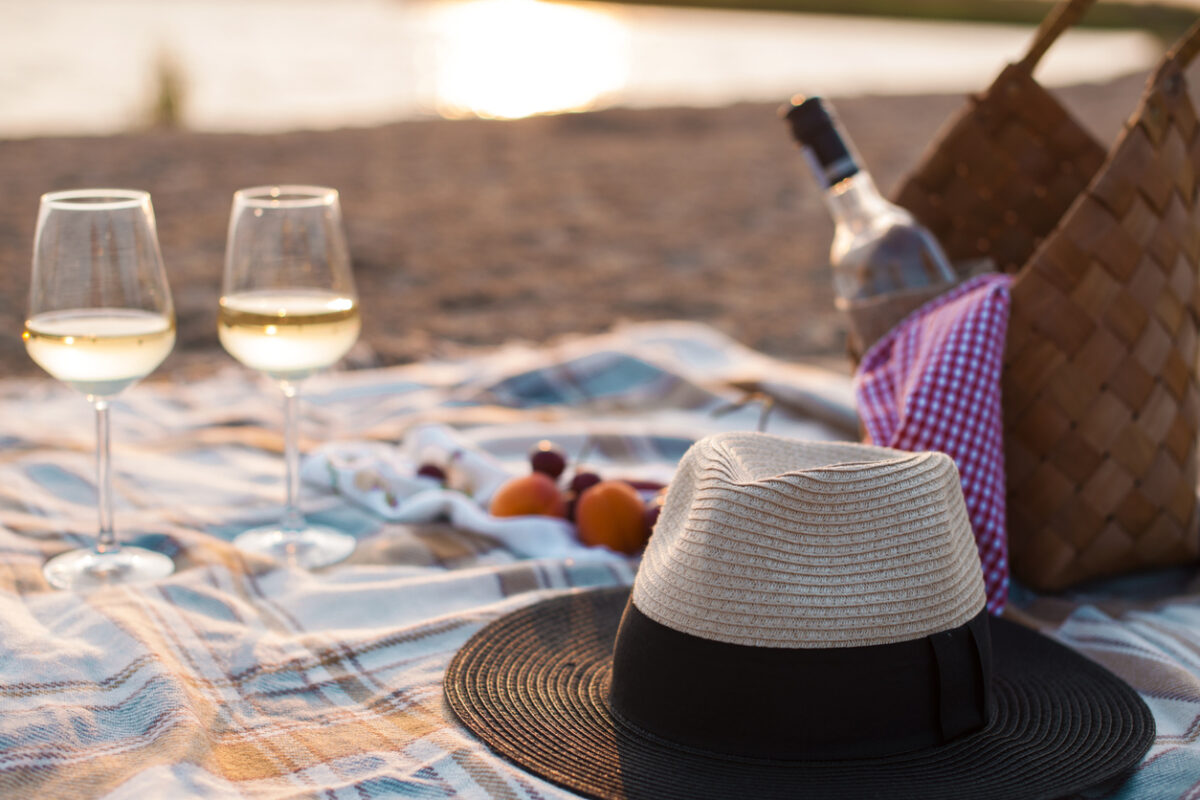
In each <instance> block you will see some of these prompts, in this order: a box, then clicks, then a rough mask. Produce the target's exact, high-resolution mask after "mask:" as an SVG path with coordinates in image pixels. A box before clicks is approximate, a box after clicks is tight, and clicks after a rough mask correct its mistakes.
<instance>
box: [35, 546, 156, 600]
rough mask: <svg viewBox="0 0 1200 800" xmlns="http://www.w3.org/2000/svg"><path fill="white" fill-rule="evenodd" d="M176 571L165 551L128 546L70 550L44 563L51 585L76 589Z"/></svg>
mask: <svg viewBox="0 0 1200 800" xmlns="http://www.w3.org/2000/svg"><path fill="white" fill-rule="evenodd" d="M174 571H175V562H173V561H171V559H170V558H168V557H167V556H164V555H163V554H162V553H155V552H154V551H153V550H145V549H143V548H141V547H129V546H123V547H119V548H117V549H115V550H109V551H108V552H105V553H98V552H96V551H95V550H71V551H69V552H66V553H62V554H61V555H57V556H55V557H54V558H52V559H50V560H49V561H47V562H46V563H45V565H44V566H43V567H42V574H43V575H45V576H46V580H47V581H49V582H50V585H51V586H53V587H54V588H56V589H76V590H88V589H98V588H100V587H101V586H115V585H118V584H126V583H137V582H139V581H152V580H157V579H158V578H165V577H167V576H168V575H170V574H171V573H172V572H174Z"/></svg>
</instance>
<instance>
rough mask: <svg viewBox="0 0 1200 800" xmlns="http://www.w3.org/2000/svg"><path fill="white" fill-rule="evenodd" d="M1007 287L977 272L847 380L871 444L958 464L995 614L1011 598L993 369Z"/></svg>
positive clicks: (910, 321)
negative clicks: (936, 454) (929, 453)
mask: <svg viewBox="0 0 1200 800" xmlns="http://www.w3.org/2000/svg"><path fill="white" fill-rule="evenodd" d="M1011 284H1012V278H1011V277H1010V276H1008V275H998V274H989V275H982V276H980V277H978V278H974V279H972V280H969V281H966V282H965V283H963V284H962V285H960V286H957V287H955V288H954V289H952V290H951V291H949V292H947V293H946V294H944V295H941V296H940V297H937V298H935V299H934V300H931V301H929V302H928V303H926V304H925V305H924V306H922V307H921V308H919V309H917V310H916V311H914V312H913V313H912V314H910V315H909V316H908V317H906V318H905V319H904V320H903V321H902V322H901V323H900V324H899V325H897V326H896V327H895V328H894V329H892V331H891V332H889V333H888V334H887V335H886V336H884V337H883V338H882V339H880V340H879V341H878V342H876V343H875V344H874V345H873V346H872V347H871V348H870V349H869V350H868V351H867V352H866V354H865V356H864V357H863V359H862V361H861V363H860V364H859V366H858V372H857V373H856V374H855V376H854V383H855V394H856V397H857V401H858V411H859V416H860V417H861V418H862V422H863V426H864V428H865V429H866V434H867V438H868V440H869V441H870V442H872V443H874V444H878V445H884V446H887V447H894V448H897V449H899V450H908V451H919V450H940V451H941V452H943V453H946V454H947V455H949V456H950V457H951V458H953V459H954V463H955V464H957V465H958V472H959V476H960V477H961V479H962V488H963V496H964V497H965V499H966V502H967V514H968V515H969V517H970V519H971V527H972V528H973V529H974V531H975V544H976V546H977V547H978V548H979V559H980V561H981V562H982V563H983V580H984V586H985V587H986V589H987V607H988V611H989V612H991V613H993V614H999V613H1000V612H1001V611H1003V610H1004V604H1005V603H1006V602H1007V600H1008V545H1007V542H1006V539H1005V513H1004V431H1003V421H1002V419H1001V416H1000V368H1001V365H1002V363H1003V357H1004V338H1005V335H1006V333H1007V331H1008V309H1009V286H1010V285H1011Z"/></svg>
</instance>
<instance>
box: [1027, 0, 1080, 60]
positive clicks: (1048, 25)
mask: <svg viewBox="0 0 1200 800" xmlns="http://www.w3.org/2000/svg"><path fill="white" fill-rule="evenodd" d="M1095 2H1096V0H1061V2H1060V3H1059V4H1058V5H1056V6H1055V7H1054V8H1052V9H1051V10H1050V13H1049V14H1047V15H1046V18H1045V19H1043V20H1042V24H1041V25H1038V29H1037V31H1036V32H1035V33H1034V34H1033V41H1032V42H1030V43H1029V49H1028V50H1027V51H1025V56H1024V57H1023V58H1022V59H1021V60H1020V61H1019V62H1017V63H1018V64H1020V65H1021V66H1022V67H1024V68H1025V70H1026V71H1027V72H1033V70H1034V69H1035V68H1036V67H1037V65H1038V62H1039V61H1041V60H1042V56H1044V55H1046V51H1047V50H1049V49H1050V45H1052V44H1054V40H1055V39H1057V38H1058V37H1059V36H1061V35H1062V32H1063V31H1065V30H1066V29H1067V28H1069V27H1071V26H1072V25H1074V24H1075V23H1076V22H1079V20H1080V19H1081V18H1082V17H1083V15H1084V14H1086V13H1087V12H1088V9H1089V8H1091V7H1092V5H1093V4H1094V3H1095Z"/></svg>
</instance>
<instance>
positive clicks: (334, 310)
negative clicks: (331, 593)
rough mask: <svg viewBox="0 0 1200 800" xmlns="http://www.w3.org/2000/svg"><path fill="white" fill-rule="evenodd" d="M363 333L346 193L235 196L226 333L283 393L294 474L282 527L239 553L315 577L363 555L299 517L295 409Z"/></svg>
mask: <svg viewBox="0 0 1200 800" xmlns="http://www.w3.org/2000/svg"><path fill="white" fill-rule="evenodd" d="M361 328H362V319H361V317H360V316H359V311H358V294H357V292H356V291H355V289H354V278H353V275H352V274H351V271H350V253H349V249H348V248H347V246H346V236H345V232H344V231H343V229H342V216H341V207H340V204H339V202H338V194H337V192H336V191H335V190H333V189H328V188H324V187H320V186H261V187H257V188H253V189H242V190H240V191H237V192H235V193H234V195H233V210H232V212H231V214H230V219H229V240H228V244H227V246H226V250H225V276H224V280H223V282H222V288H221V308H220V314H219V318H218V323H217V333H218V336H219V337H220V340H221V345H222V346H223V347H224V348H225V350H226V351H228V353H229V354H230V355H231V356H233V357H234V358H236V359H237V360H238V361H240V362H241V363H242V364H244V365H246V366H247V367H250V368H251V369H254V370H258V371H259V372H262V373H264V374H265V375H268V376H270V377H271V378H273V379H275V380H276V381H277V382H278V383H279V387H280V389H281V390H282V391H283V397H284V461H285V468H286V472H287V480H286V487H287V503H286V506H285V508H284V512H283V518H282V519H281V520H280V522H279V523H278V524H274V525H267V526H264V527H261V528H252V529H251V530H248V531H245V532H244V533H241V534H239V535H238V537H237V538H236V539H234V544H236V545H237V546H238V547H240V548H242V549H244V550H248V551H251V552H256V553H263V554H266V555H270V556H273V557H275V558H277V559H279V560H282V561H286V562H288V563H291V564H295V565H298V566H302V567H308V568H315V567H321V566H325V565H327V564H333V563H335V562H337V561H341V560H342V559H344V558H346V557H347V556H348V555H350V553H352V552H353V551H354V546H355V540H354V537H353V536H350V535H348V534H346V533H343V532H341V531H338V530H336V529H334V528H330V527H328V526H324V525H313V524H310V523H308V522H307V521H306V520H305V519H304V515H303V513H301V511H300V506H299V494H300V471H299V460H300V453H299V448H298V445H297V441H296V438H297V437H296V422H297V419H296V414H297V412H296V403H297V397H298V394H299V385H300V381H301V380H303V379H304V378H306V377H308V376H309V375H311V374H313V373H314V372H317V371H318V370H321V369H324V368H325V367H328V366H331V365H332V364H334V363H335V362H337V361H338V359H340V358H341V357H342V356H344V355H346V353H347V352H348V351H349V350H350V348H351V347H352V346H353V345H354V343H355V341H357V340H358V334H359V331H360V330H361Z"/></svg>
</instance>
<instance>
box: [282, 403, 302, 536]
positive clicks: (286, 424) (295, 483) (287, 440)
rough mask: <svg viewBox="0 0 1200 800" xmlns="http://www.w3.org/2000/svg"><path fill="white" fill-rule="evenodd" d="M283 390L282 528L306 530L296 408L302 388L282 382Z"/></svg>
mask: <svg viewBox="0 0 1200 800" xmlns="http://www.w3.org/2000/svg"><path fill="white" fill-rule="evenodd" d="M279 386H280V388H281V389H283V460H284V465H285V468H286V470H287V506H286V507H285V508H284V510H283V522H282V527H283V529H284V530H285V531H299V530H303V528H304V515H303V514H302V513H300V445H299V442H298V441H297V438H298V436H297V430H296V428H297V419H296V413H297V410H296V406H297V403H298V400H297V397H298V395H299V394H300V387H299V386H298V385H297V384H295V383H292V382H291V381H280V382H279Z"/></svg>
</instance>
